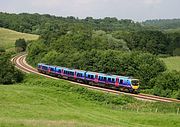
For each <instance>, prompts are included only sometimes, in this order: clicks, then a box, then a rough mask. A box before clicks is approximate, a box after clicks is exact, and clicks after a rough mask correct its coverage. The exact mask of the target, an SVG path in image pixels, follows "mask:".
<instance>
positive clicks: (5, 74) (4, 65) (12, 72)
mask: <svg viewBox="0 0 180 127" xmlns="http://www.w3.org/2000/svg"><path fill="white" fill-rule="evenodd" d="M9 59H10V55H8V54H5V53H4V54H3V55H0V65H1V66H0V84H13V83H16V82H21V81H22V80H23V77H24V75H23V74H22V73H21V72H20V71H19V70H17V69H15V67H14V66H13V65H12V63H11V62H10V60H9Z"/></svg>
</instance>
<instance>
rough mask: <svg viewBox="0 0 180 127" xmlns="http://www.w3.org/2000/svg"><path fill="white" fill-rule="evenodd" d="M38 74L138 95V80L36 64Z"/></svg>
mask: <svg viewBox="0 0 180 127" xmlns="http://www.w3.org/2000/svg"><path fill="white" fill-rule="evenodd" d="M37 70H38V72H40V73H43V74H47V75H51V76H55V77H58V78H63V79H67V80H71V81H75V82H80V83H85V84H88V85H95V86H100V87H105V88H109V89H116V90H120V91H124V92H130V93H139V79H135V78H132V77H128V76H119V75H111V74H104V73H98V72H91V71H84V70H78V69H71V68H66V67H60V66H53V65H48V64H44V63H38V66H37Z"/></svg>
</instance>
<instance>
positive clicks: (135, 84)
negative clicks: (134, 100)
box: [131, 79, 139, 90]
mask: <svg viewBox="0 0 180 127" xmlns="http://www.w3.org/2000/svg"><path fill="white" fill-rule="evenodd" d="M131 86H132V88H133V90H138V89H139V80H138V79H132V80H131Z"/></svg>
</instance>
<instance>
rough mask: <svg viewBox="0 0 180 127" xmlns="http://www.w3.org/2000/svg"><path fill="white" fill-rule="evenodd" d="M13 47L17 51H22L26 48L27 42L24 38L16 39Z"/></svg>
mask: <svg viewBox="0 0 180 127" xmlns="http://www.w3.org/2000/svg"><path fill="white" fill-rule="evenodd" d="M15 47H16V51H17V52H23V51H25V50H26V47H27V43H26V41H25V40H24V39H18V40H16V42H15Z"/></svg>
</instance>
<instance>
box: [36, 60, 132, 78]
mask: <svg viewBox="0 0 180 127" xmlns="http://www.w3.org/2000/svg"><path fill="white" fill-rule="evenodd" d="M38 65H45V66H49V67H56V68H61V69H66V70H69V71H78V72H81V73H85V72H87V73H90V74H94V75H96V74H98V75H100V76H106V77H113V78H116V77H119V78H125V79H132V77H127V76H120V75H111V74H104V73H98V72H92V71H84V70H78V69H73V68H66V67H60V66H52V65H48V64H44V63H38Z"/></svg>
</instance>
